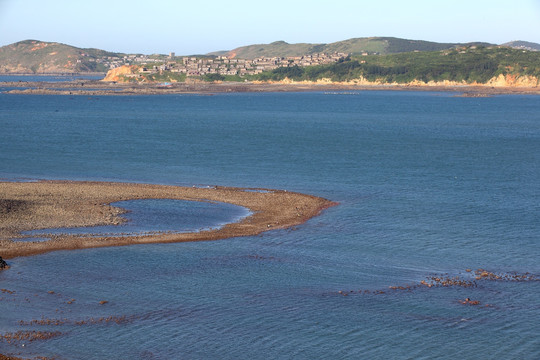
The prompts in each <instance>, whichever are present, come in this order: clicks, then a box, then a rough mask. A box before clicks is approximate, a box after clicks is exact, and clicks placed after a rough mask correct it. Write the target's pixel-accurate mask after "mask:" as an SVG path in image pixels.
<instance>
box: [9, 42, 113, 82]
mask: <svg viewBox="0 0 540 360" xmlns="http://www.w3.org/2000/svg"><path fill="white" fill-rule="evenodd" d="M106 57H113V58H118V57H119V54H116V53H110V52H107V51H104V50H98V49H80V48H76V47H73V46H70V45H65V44H60V43H54V42H43V41H38V40H25V41H20V42H17V43H14V44H11V45H6V46H3V47H1V48H0V73H34V74H40V73H78V72H105V71H107V70H108V68H107V67H105V66H104V65H103V63H102V62H103V59H104V58H106Z"/></svg>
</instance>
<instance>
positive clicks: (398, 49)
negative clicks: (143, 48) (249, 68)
mask: <svg viewBox="0 0 540 360" xmlns="http://www.w3.org/2000/svg"><path fill="white" fill-rule="evenodd" d="M470 45H483V46H489V45H491V44H488V43H467V44H460V43H437V42H430V41H422V40H407V39H400V38H395V37H368V38H354V39H349V40H344V41H338V42H334V43H331V44H307V43H300V44H289V43H286V42H285V41H276V42H273V43H271V44H257V45H249V46H242V47H239V48H237V49H234V50H231V51H229V52H223V51H220V52H216V53H211V54H213V55H223V54H224V53H225V55H227V56H229V57H236V58H240V59H255V58H258V57H289V56H302V55H310V54H314V53H323V52H324V53H334V52H342V53H346V54H362V53H369V54H382V55H385V54H396V53H402V52H412V51H437V50H445V49H451V48H455V47H457V46H470Z"/></svg>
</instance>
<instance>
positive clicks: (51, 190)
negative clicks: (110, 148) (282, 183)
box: [0, 181, 336, 259]
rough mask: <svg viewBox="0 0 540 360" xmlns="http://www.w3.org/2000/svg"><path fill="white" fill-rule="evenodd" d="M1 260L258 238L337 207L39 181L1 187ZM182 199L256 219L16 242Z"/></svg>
mask: <svg viewBox="0 0 540 360" xmlns="http://www.w3.org/2000/svg"><path fill="white" fill-rule="evenodd" d="M0 192H1V193H2V199H1V201H0V213H1V214H2V217H1V218H0V256H1V257H2V258H4V259H11V258H14V257H19V256H31V255H37V254H43V253H47V252H50V251H57V250H75V249H88V248H98V247H111V246H124V245H134V244H150V243H174V242H187V241H207V240H219V239H225V238H231V237H240V236H254V235H258V234H260V233H262V232H265V231H269V230H274V229H285V228H290V227H293V226H297V225H300V224H303V223H304V222H306V221H307V220H309V219H311V218H312V217H314V216H317V215H318V214H320V212H321V211H322V210H324V209H326V208H328V207H331V206H334V205H336V203H334V202H332V201H329V200H326V199H323V198H320V197H316V196H312V195H305V194H300V193H295V192H289V191H286V190H270V189H245V188H231V187H220V186H211V187H181V186H167V185H150V184H132V183H109V182H80V181H39V182H0ZM136 199H177V200H190V201H219V202H225V203H229V204H234V205H239V206H243V207H246V208H248V209H249V210H250V211H251V212H252V214H251V215H250V216H248V217H246V218H243V219H242V220H241V221H239V222H236V223H229V224H226V225H225V226H223V227H221V228H219V229H214V230H205V231H199V232H191V233H170V232H157V233H152V234H145V235H137V234H132V235H130V234H128V235H126V236H114V235H110V236H105V235H99V234H93V235H91V236H88V235H73V234H72V235H70V234H57V235H39V236H36V237H47V238H50V239H51V240H48V241H13V240H12V239H15V240H16V239H18V238H29V237H31V236H27V235H22V234H21V232H23V231H28V230H35V229H50V228H59V227H62V228H63V227H80V226H95V225H115V224H119V223H121V222H123V219H122V218H121V217H119V215H121V214H122V213H123V210H122V209H120V208H117V207H113V206H110V205H109V204H110V203H112V202H116V201H122V200H136Z"/></svg>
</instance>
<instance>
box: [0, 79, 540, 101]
mask: <svg viewBox="0 0 540 360" xmlns="http://www.w3.org/2000/svg"><path fill="white" fill-rule="evenodd" d="M0 85H2V86H3V87H6V88H16V89H11V90H7V91H4V94H22V95H81V96H109V95H111V96H112V95H116V96H119V95H166V94H203V95H211V94H220V93H250V92H253V93H257V92H311V91H381V90H386V91H388V90H391V91H441V92H456V93H459V94H463V95H464V96H472V97H476V96H494V95H505V94H506V95H507V94H520V95H523V94H528V95H540V87H538V86H537V87H519V86H496V87H495V86H488V85H473V84H471V85H456V84H448V85H444V84H425V85H421V84H416V83H411V84H377V83H359V84H351V83H325V82H291V83H287V82H274V83H271V82H243V83H241V82H221V83H219V82H218V83H212V82H183V83H172V84H171V85H170V86H168V87H160V86H159V84H156V83H113V82H104V81H101V80H79V81H66V82H59V83H47V82H4V83H0Z"/></svg>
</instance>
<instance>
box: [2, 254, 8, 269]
mask: <svg viewBox="0 0 540 360" xmlns="http://www.w3.org/2000/svg"><path fill="white" fill-rule="evenodd" d="M8 268H9V265H8V264H7V263H6V262H5V261H4V259H2V257H1V256H0V270H3V269H8Z"/></svg>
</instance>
